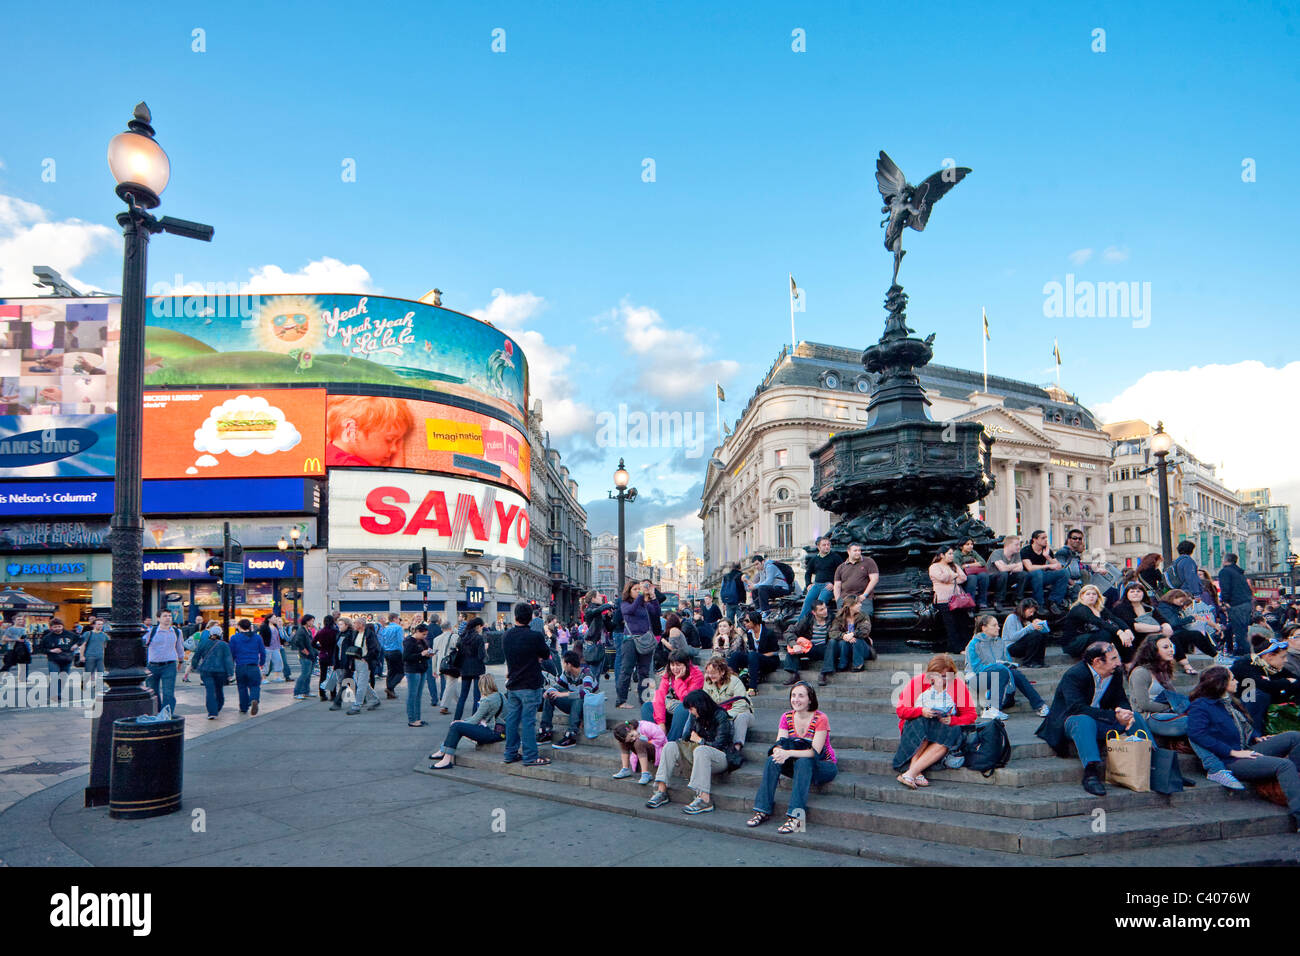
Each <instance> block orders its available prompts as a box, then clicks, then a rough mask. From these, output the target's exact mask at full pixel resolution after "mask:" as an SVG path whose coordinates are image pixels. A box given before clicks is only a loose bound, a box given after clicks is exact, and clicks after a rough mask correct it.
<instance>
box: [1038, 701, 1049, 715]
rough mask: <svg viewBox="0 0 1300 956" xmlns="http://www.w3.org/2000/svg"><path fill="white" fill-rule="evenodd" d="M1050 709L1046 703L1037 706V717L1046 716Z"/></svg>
mask: <svg viewBox="0 0 1300 956" xmlns="http://www.w3.org/2000/svg"><path fill="white" fill-rule="evenodd" d="M1051 711H1052V708H1051V707H1049V706H1047V704H1044V705H1043V706H1042V707H1039V708H1038V716H1039V717H1046V716H1047V715H1048V714H1049V713H1051Z"/></svg>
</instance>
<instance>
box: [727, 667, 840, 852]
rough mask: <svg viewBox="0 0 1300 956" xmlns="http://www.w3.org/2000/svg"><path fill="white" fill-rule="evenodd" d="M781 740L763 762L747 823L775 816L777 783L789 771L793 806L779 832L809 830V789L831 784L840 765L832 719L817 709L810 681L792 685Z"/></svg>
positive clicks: (752, 824)
mask: <svg viewBox="0 0 1300 956" xmlns="http://www.w3.org/2000/svg"><path fill="white" fill-rule="evenodd" d="M776 736H777V741H776V744H775V745H774V746H773V747H772V749H771V750H770V751H769V752H768V755H767V760H766V761H764V764H763V780H762V782H761V783H760V784H759V785H758V794H757V795H756V796H755V797H754V815H753V816H752V817H750V818H749V820H748V822H747V823H746V824H745V825H746V826H749V827H756V826H761V825H762V824H763V822H764V821H765V820H766V819H767V818H768V817H770V816H771V815H772V808H773V806H774V803H775V800H776V785H777V781H779V780H780V779H781V775H782V774H785V775H786V776H788V777H790V778H791V788H790V805H789V807H788V808H787V809H786V818H785V823H783V824H781V826H780V827H779V828H778V829H777V832H778V833H798V832H801V831H804V830H807V828H808V827H807V822H806V817H807V803H808V789H809V787H811V786H812V785H813V784H825V783H830V782H831V781H832V780H834V779H835V775H836V773H838V772H839V768H838V767H837V766H836V763H835V748H833V747H832V746H831V725H830V719H829V718H828V717H827V716H826V715H825V714H824V713H822V712H821V711H820V710H818V709H817V691H815V690H813V688H812V685H811V684H809V683H807V682H806V681H799V683H797V684H795V685H794V686H792V687H791V688H790V709H789V710H788V711H786V712H785V714H783V715H782V717H781V722H780V724H779V725H778V726H777V731H776Z"/></svg>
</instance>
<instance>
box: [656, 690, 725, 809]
mask: <svg viewBox="0 0 1300 956" xmlns="http://www.w3.org/2000/svg"><path fill="white" fill-rule="evenodd" d="M682 710H683V711H685V712H686V713H687V714H688V717H687V720H686V726H685V728H684V730H683V734H682V738H681V739H679V740H669V741H668V742H667V743H666V744H665V745H664V749H663V754H662V755H661V759H660V761H659V771H658V773H657V774H656V775H655V788H656V792H655V793H654V794H652V795H651V797H650V799H649V800H648V801H646V806H647V807H649V808H650V809H652V810H653V809H655V808H657V807H662V806H663V805H664V804H665V803H668V802H669V798H668V780H669V779H670V778H671V777H672V774H673V770H674V768H676V766H677V760H678V758H682V757H684V758H685V759H686V761H687V762H688V763H689V764H690V765H691V777H690V783H689V784H688V786H689V787H690V788H691V789H692V790H694V791H695V799H694V800H692V801H691V802H690V803H688V804H687V805H686V806H685V807H683V808H682V812H683V813H688V814H692V815H693V814H697V813H709V812H711V811H712V810H713V809H714V806H713V799H712V797H711V792H712V790H713V784H712V781H713V777H714V775H716V774H723V773H727V772H729V771H731V770H735V769H736V768H737V767H739V766H740V765H741V763H743V762H744V756H743V754H742V753H741V751H739V750H736V749H735V748H734V747H732V745H731V743H732V734H733V733H734V728H733V727H732V724H731V715H730V714H728V713H727V712H726V711H725V710H723V709H722V708H721V707H719V706H718V705H717V704H716V703H714V700H713V698H712V697H710V696H709V695H708V694H706V693H705V692H704V691H703V690H693V691H691V692H690V693H689V694H687V695H686V699H685V700H683V701H682Z"/></svg>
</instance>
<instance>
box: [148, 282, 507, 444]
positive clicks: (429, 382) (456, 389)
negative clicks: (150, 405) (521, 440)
mask: <svg viewBox="0 0 1300 956" xmlns="http://www.w3.org/2000/svg"><path fill="white" fill-rule="evenodd" d="M146 322H147V328H146V336H145V347H146V349H147V350H148V358H147V362H146V377H145V384H146V385H147V386H149V387H150V388H171V387H202V386H205V385H209V386H210V385H290V386H296V385H319V384H326V385H328V384H335V383H348V384H349V385H350V386H352V390H355V387H356V386H358V385H376V386H385V387H406V388H416V389H422V390H425V391H430V392H439V393H442V394H444V395H447V396H455V397H457V398H458V399H460V400H461V402H474V403H478V404H482V405H485V406H487V407H488V408H490V409H493V410H496V411H499V412H502V413H505V414H507V415H509V416H511V417H512V418H514V419H516V420H519V421H522V420H523V419H524V416H525V410H526V408H527V399H528V370H527V365H526V362H525V360H524V356H523V353H522V352H521V351H520V349H519V346H518V344H517V343H516V342H515V341H514V340H513V339H511V338H510V336H508V335H506V334H505V333H504V332H501V331H498V330H497V329H495V328H494V327H492V326H491V325H488V324H487V323H486V322H480V321H478V320H477V319H473V318H471V317H469V316H467V315H462V314H461V313H459V312H452V311H451V310H449V309H443V308H439V307H437V306H432V305H425V304H424V303H421V302H411V301H408V300H405V299H389V298H385V297H382V296H373V295H333V294H323V295H267V296H162V297H154V298H151V299H150V300H149V308H148V314H147V319H146ZM461 402H458V404H459V403H461Z"/></svg>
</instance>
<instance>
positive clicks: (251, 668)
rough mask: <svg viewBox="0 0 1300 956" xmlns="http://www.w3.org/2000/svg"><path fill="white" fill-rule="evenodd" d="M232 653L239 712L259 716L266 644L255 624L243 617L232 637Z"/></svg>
mask: <svg viewBox="0 0 1300 956" xmlns="http://www.w3.org/2000/svg"><path fill="white" fill-rule="evenodd" d="M230 654H231V657H232V658H233V659H234V662H235V684H236V686H237V687H238V688H239V712H240V713H241V714H252V715H253V716H254V717H256V716H257V706H258V703H259V702H260V701H261V699H262V665H263V664H265V663H266V645H265V644H263V643H262V636H261V635H260V634H255V633H254V632H253V625H252V623H250V622H249V621H247V620H245V619H243V618H241V619H240V621H239V623H238V624H236V625H235V635H234V637H232V638H231V639H230Z"/></svg>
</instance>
